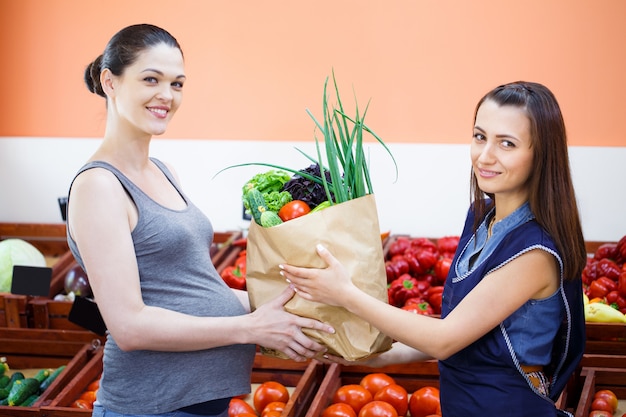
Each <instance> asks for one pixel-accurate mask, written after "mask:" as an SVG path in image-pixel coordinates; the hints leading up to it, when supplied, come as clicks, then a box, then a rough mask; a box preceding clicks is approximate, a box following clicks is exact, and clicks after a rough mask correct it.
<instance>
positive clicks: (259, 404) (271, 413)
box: [228, 381, 289, 417]
mask: <svg viewBox="0 0 626 417" xmlns="http://www.w3.org/2000/svg"><path fill="white" fill-rule="evenodd" d="M244 397H245V396H243V397H236V398H233V399H232V400H231V401H230V405H229V406H228V417H280V416H281V414H282V412H283V411H284V410H285V407H286V406H287V402H288V401H289V390H288V389H287V387H285V386H284V385H283V384H281V383H280V382H276V381H266V382H263V383H262V384H260V385H259V386H258V387H257V388H256V390H255V391H254V394H253V398H252V404H253V405H254V406H253V405H251V404H250V403H249V402H248V401H246V400H245V399H244Z"/></svg>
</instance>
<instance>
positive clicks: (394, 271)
mask: <svg viewBox="0 0 626 417" xmlns="http://www.w3.org/2000/svg"><path fill="white" fill-rule="evenodd" d="M385 272H386V273H387V282H388V283H389V282H391V281H393V280H394V279H396V278H398V277H399V276H400V275H402V274H406V273H408V272H409V264H408V262H407V261H406V259H404V256H402V255H396V256H394V257H393V258H391V260H390V261H386V262H385Z"/></svg>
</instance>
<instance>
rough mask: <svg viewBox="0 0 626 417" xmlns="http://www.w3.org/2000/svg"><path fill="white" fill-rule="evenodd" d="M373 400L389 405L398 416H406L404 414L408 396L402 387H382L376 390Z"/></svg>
mask: <svg viewBox="0 0 626 417" xmlns="http://www.w3.org/2000/svg"><path fill="white" fill-rule="evenodd" d="M374 400H376V401H385V402H387V403H389V404H391V405H392V406H393V408H395V409H396V411H397V412H398V415H400V416H404V415H406V412H407V410H408V409H409V394H408V393H407V392H406V390H405V389H404V387H401V386H400V385H398V384H391V385H387V386H384V387H382V388H381V389H379V390H378V392H377V393H376V395H374Z"/></svg>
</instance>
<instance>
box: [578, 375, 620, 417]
mask: <svg viewBox="0 0 626 417" xmlns="http://www.w3.org/2000/svg"><path fill="white" fill-rule="evenodd" d="M581 376H582V377H583V378H584V383H583V387H582V391H581V394H580V399H579V401H578V403H577V407H576V412H575V414H574V416H575V417H587V416H588V415H589V413H590V412H591V403H592V402H593V396H594V394H595V393H596V391H598V390H601V389H609V390H611V391H613V392H614V393H615V395H616V396H617V398H618V399H619V405H618V411H617V412H616V413H614V415H615V416H621V415H622V414H623V413H626V369H614V368H593V367H584V368H583V369H582V372H581Z"/></svg>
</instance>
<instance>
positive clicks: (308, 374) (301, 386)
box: [41, 353, 324, 417]
mask: <svg viewBox="0 0 626 417" xmlns="http://www.w3.org/2000/svg"><path fill="white" fill-rule="evenodd" d="M101 372H102V355H99V356H94V357H93V358H92V359H91V360H90V361H89V363H88V364H87V365H86V366H84V367H83V369H82V370H81V371H80V372H78V373H77V374H76V376H75V377H74V379H73V380H72V381H71V382H70V383H69V384H67V385H66V386H65V387H64V388H63V390H62V391H61V392H60V393H59V394H58V395H57V396H56V397H55V398H54V399H52V400H51V401H49V402H48V403H47V404H43V405H42V407H41V416H46V417H81V416H84V417H88V416H91V411H90V410H83V409H78V408H72V407H70V405H71V404H72V402H73V401H75V400H76V399H77V398H79V396H80V395H81V393H83V392H84V391H85V390H86V388H87V386H88V385H89V384H90V383H91V382H92V381H94V380H95V379H96V378H97V377H98V376H99V375H100V374H101ZM323 377H324V366H323V364H322V363H321V362H318V361H315V360H312V361H308V362H295V361H291V360H284V359H277V358H271V357H268V356H264V355H261V354H258V353H257V355H256V357H255V360H254V368H253V370H252V379H251V384H252V387H251V389H252V394H250V395H249V396H248V397H249V398H246V401H249V403H250V405H253V404H252V395H253V393H254V390H255V388H256V387H257V386H258V385H259V384H261V383H263V382H266V381H270V380H271V381H276V382H280V383H281V384H283V385H285V386H286V387H287V388H288V390H289V391H290V396H289V402H288V403H287V405H286V407H285V410H284V411H283V413H282V417H300V416H304V414H305V413H306V411H307V410H308V407H309V405H310V404H311V401H312V400H313V396H314V395H315V392H316V389H317V386H318V385H319V384H320V383H321V381H322V379H323Z"/></svg>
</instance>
